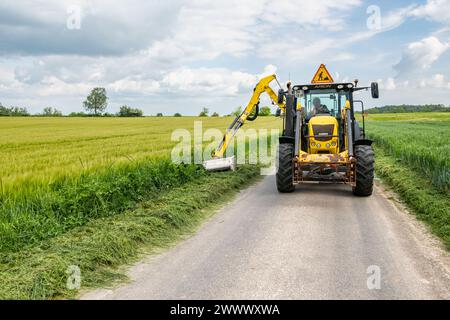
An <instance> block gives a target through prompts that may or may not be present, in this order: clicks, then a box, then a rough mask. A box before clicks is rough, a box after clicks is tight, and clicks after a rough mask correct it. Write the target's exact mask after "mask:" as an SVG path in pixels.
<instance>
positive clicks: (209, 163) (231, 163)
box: [203, 156, 236, 171]
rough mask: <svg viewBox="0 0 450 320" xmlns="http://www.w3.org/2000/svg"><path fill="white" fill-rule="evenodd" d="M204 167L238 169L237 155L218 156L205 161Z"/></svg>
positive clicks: (217, 169) (210, 168)
mask: <svg viewBox="0 0 450 320" xmlns="http://www.w3.org/2000/svg"><path fill="white" fill-rule="evenodd" d="M203 168H205V169H206V170H208V171H226V170H233V171H234V170H236V157H235V156H232V157H228V158H217V159H211V160H206V161H204V162H203Z"/></svg>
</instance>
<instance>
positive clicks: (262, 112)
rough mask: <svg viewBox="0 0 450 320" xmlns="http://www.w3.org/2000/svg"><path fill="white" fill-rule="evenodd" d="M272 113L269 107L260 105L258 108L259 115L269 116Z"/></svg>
mask: <svg viewBox="0 0 450 320" xmlns="http://www.w3.org/2000/svg"><path fill="white" fill-rule="evenodd" d="M271 114H272V110H271V109H270V107H267V106H266V107H262V108H261V109H259V115H260V116H263V117H267V116H270V115H271Z"/></svg>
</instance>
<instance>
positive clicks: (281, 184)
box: [277, 143, 295, 193]
mask: <svg viewBox="0 0 450 320" xmlns="http://www.w3.org/2000/svg"><path fill="white" fill-rule="evenodd" d="M293 159H294V145H293V144H291V143H281V144H280V145H279V146H278V168H277V189H278V191H279V192H282V193H285V192H292V191H294V189H295V187H294V163H293Z"/></svg>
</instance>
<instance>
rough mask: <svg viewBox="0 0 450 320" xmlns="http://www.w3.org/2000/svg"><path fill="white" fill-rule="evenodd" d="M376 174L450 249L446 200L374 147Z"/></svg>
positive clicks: (449, 215)
mask: <svg viewBox="0 0 450 320" xmlns="http://www.w3.org/2000/svg"><path fill="white" fill-rule="evenodd" d="M375 152H376V157H377V158H376V173H377V175H378V176H380V177H381V178H382V179H383V181H384V182H386V183H387V184H388V185H389V186H390V187H392V188H393V189H394V191H396V192H397V193H398V194H399V195H400V196H401V198H402V199H403V200H404V202H405V203H406V205H407V206H408V207H409V208H410V209H411V211H412V212H414V213H415V214H416V216H417V218H418V219H420V220H422V221H424V222H425V223H427V224H428V225H429V226H430V229H431V231H432V232H433V233H434V234H435V235H437V236H438V237H440V238H441V239H442V240H443V242H444V244H445V246H446V247H447V249H448V250H450V198H449V196H448V195H447V194H446V193H445V192H443V191H442V190H439V189H437V188H436V187H435V186H434V185H433V184H432V183H431V181H430V180H429V179H427V178H425V177H424V176H423V175H421V174H419V173H418V172H417V171H415V170H412V169H411V168H410V167H408V166H406V165H405V164H404V162H403V161H402V160H401V159H398V158H396V157H395V156H394V155H393V154H391V153H390V152H389V151H388V150H387V149H385V148H383V147H380V146H378V147H375Z"/></svg>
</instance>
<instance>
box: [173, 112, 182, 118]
mask: <svg viewBox="0 0 450 320" xmlns="http://www.w3.org/2000/svg"><path fill="white" fill-rule="evenodd" d="M173 116H174V117H181V113H178V112H177V113H175V114H174V115H173Z"/></svg>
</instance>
